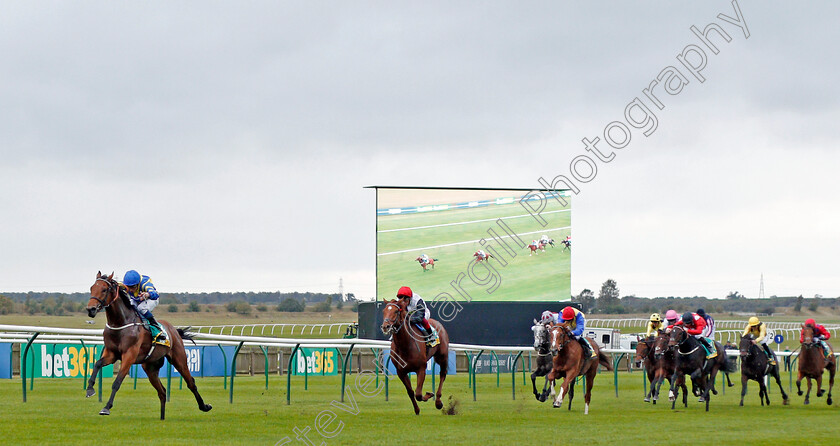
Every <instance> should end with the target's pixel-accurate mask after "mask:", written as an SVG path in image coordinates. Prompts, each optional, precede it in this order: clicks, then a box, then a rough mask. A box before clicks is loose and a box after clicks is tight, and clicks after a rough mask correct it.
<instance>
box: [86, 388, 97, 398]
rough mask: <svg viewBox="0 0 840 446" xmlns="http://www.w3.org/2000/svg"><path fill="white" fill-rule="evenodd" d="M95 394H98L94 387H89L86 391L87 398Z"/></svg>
mask: <svg viewBox="0 0 840 446" xmlns="http://www.w3.org/2000/svg"><path fill="white" fill-rule="evenodd" d="M94 395H96V390H93V389H92V388H91V389H87V392H85V398H90V397H92V396H94Z"/></svg>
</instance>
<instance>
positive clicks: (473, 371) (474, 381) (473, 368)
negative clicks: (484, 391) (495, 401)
mask: <svg viewBox="0 0 840 446" xmlns="http://www.w3.org/2000/svg"><path fill="white" fill-rule="evenodd" d="M482 353H484V350H479V351H478V354H477V355H475V359H474V360H473V366H472V377H473V378H472V383H473V386H472V389H473V401H475V388H476V387H478V382H477V381H476V377H475V366H476V363H478V358H481V354H482Z"/></svg>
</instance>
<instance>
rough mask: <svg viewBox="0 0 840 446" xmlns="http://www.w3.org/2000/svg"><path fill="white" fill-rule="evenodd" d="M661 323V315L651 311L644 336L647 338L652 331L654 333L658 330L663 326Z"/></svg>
mask: <svg viewBox="0 0 840 446" xmlns="http://www.w3.org/2000/svg"><path fill="white" fill-rule="evenodd" d="M663 325H664V324H663V323H662V316H660V315H659V313H653V314H651V315H650V322H648V324H647V332H645V338H649V337H650V336H651V334H652V333H656V332H658V331H659V330H661V329H663V328H665V327H663Z"/></svg>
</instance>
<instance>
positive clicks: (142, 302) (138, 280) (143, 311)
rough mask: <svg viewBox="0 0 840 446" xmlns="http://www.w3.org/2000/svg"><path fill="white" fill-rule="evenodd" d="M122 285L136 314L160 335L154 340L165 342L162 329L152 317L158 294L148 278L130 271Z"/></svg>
mask: <svg viewBox="0 0 840 446" xmlns="http://www.w3.org/2000/svg"><path fill="white" fill-rule="evenodd" d="M123 285H125V288H126V291H128V295H129V297H131V305H133V306H134V308H135V309H136V310H137V313H139V314H140V316H142V317H143V318H145V319H146V320H147V321H149V324H150V325H154V326H155V327H156V328H157V329H158V330H160V334H159V335H158V337H157V339H156V340H157V341H164V340H166V335H165V334H164V333H165V332H164V331H163V327H161V325H160V323H159V322H158V321H157V320H155V317H154V316H153V315H152V310H154V309H155V307H156V306H157V305H158V298H160V294H158V292H157V290H156V289H155V285H154V284H153V283H152V280H151V279H150V278H149V276H141V275H140V273H138V272H137V271H135V270H130V271H128V272H126V273H125V276H124V277H123Z"/></svg>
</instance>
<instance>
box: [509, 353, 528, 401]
mask: <svg viewBox="0 0 840 446" xmlns="http://www.w3.org/2000/svg"><path fill="white" fill-rule="evenodd" d="M520 357H522V352H519V353H518V354H517V355H516V357H515V358H513V364H511V371H510V378H511V383H510V391H511V396H512V397H513V399H514V400H516V362H517V361H519V358H520ZM522 365H523V366H524V365H525V364H524V361H523V364H522ZM522 371H523V372H524V371H525V367H522ZM522 376H523V378H522V381H523V383H522V385H523V386H524V385H525V383H524V381H525V378H524V376H525V375H524V373H523V375H522Z"/></svg>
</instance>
